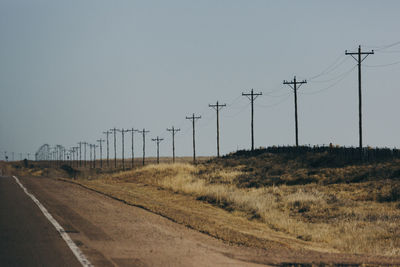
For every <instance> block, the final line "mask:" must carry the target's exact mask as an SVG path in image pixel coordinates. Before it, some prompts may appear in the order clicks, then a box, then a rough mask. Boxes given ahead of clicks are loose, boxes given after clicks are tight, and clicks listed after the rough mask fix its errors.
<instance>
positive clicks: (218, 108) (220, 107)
mask: <svg viewBox="0 0 400 267" xmlns="http://www.w3.org/2000/svg"><path fill="white" fill-rule="evenodd" d="M208 106H209V107H210V108H213V109H215V111H217V157H218V158H219V110H220V109H222V108H223V107H226V104H219V103H218V101H217V104H215V105H211V104H209V105H208Z"/></svg>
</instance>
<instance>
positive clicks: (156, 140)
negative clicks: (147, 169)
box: [151, 136, 164, 164]
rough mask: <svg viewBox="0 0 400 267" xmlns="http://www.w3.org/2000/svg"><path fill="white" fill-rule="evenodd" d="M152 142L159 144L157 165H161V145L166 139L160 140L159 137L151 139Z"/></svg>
mask: <svg viewBox="0 0 400 267" xmlns="http://www.w3.org/2000/svg"><path fill="white" fill-rule="evenodd" d="M151 140H153V141H155V142H157V164H159V163H160V143H161V141H162V140H164V139H163V138H159V137H158V136H157V138H153V139H151Z"/></svg>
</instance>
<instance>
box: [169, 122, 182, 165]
mask: <svg viewBox="0 0 400 267" xmlns="http://www.w3.org/2000/svg"><path fill="white" fill-rule="evenodd" d="M180 130H181V129H175V128H174V126H172V128H171V129H167V131H168V132H171V133H172V162H173V163H175V133H176V132H179V131H180Z"/></svg>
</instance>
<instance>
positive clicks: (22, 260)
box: [0, 177, 81, 266]
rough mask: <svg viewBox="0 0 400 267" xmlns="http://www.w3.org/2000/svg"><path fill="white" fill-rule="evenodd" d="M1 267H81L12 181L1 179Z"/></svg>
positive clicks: (32, 203) (46, 221) (33, 205)
mask: <svg viewBox="0 0 400 267" xmlns="http://www.w3.org/2000/svg"><path fill="white" fill-rule="evenodd" d="M0 265H1V266H81V264H80V263H79V262H78V260H77V259H76V258H75V256H74V255H73V254H72V252H71V250H70V249H69V247H68V246H67V244H66V243H65V241H64V240H63V239H62V238H61V236H60V234H59V233H58V232H57V231H56V229H55V228H54V226H53V225H51V223H50V222H49V221H48V220H47V219H46V217H44V216H43V213H42V212H41V211H40V209H39V208H38V207H37V205H36V204H35V203H34V202H33V201H32V199H31V198H29V197H28V195H26V194H25V193H24V191H23V190H22V189H21V187H19V185H17V183H16V182H15V180H14V179H13V178H11V177H0Z"/></svg>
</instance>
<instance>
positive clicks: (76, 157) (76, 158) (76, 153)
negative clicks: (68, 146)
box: [73, 142, 87, 167]
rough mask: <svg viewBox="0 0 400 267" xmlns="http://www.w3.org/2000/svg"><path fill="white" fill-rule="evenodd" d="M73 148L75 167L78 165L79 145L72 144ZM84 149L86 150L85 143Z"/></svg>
mask: <svg viewBox="0 0 400 267" xmlns="http://www.w3.org/2000/svg"><path fill="white" fill-rule="evenodd" d="M85 143H86V142H85ZM86 144H87V143H86ZM73 149H74V156H75V167H78V164H79V162H78V149H79V146H74V147H73ZM85 151H86V145H85Z"/></svg>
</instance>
